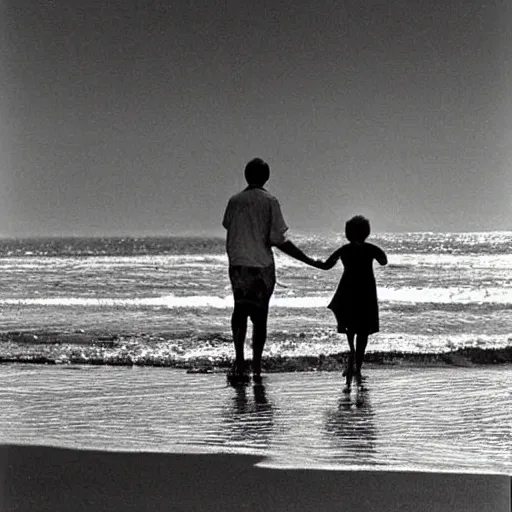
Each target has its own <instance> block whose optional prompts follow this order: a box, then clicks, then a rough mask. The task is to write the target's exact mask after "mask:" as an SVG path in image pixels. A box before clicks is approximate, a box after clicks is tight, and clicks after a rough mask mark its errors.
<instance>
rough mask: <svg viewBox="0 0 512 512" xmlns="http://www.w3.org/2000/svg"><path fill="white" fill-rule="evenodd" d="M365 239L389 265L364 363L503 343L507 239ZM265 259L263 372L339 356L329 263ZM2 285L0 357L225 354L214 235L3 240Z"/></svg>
mask: <svg viewBox="0 0 512 512" xmlns="http://www.w3.org/2000/svg"><path fill="white" fill-rule="evenodd" d="M293 240H294V241H295V242H296V244H297V245H298V246H299V247H301V248H302V249H303V250H304V251H305V252H306V253H307V254H308V255H310V256H312V257H315V258H326V257H327V256H328V255H329V254H330V253H331V252H332V251H334V250H335V249H336V248H338V247H339V246H340V245H342V244H343V243H345V240H344V239H343V238H342V237H341V236H306V235H297V236H295V237H293ZM369 241H371V242H372V243H374V244H377V245H379V246H380V247H382V248H383V249H384V250H385V251H386V253H387V254H388V259H389V264H388V265H387V266H385V267H380V266H379V265H378V264H375V275H376V280H377V286H378V297H379V306H380V332H379V333H378V334H375V335H373V336H371V338H370V343H369V346H368V353H369V357H371V356H370V354H371V353H379V354H393V353H406V354H416V355H417V356H420V355H421V354H444V353H449V352H450V353H453V352H456V351H458V350H459V351H460V350H477V351H478V350H485V351H498V352H499V351H500V350H503V349H509V348H510V347H511V346H512V319H511V316H510V313H511V309H512V272H511V271H512V232H485V233H383V234H375V235H372V236H371V238H370V239H369ZM275 256H276V267H277V286H276V291H275V293H274V296H273V298H272V301H271V313H270V319H269V334H268V343H267V346H266V349H265V354H264V355H265V357H266V360H267V366H268V365H271V364H272V362H274V363H276V361H282V360H283V359H286V360H293V359H297V358H303V359H304V358H318V357H319V356H322V357H323V356H326V357H328V356H331V355H335V354H340V353H343V352H344V351H346V341H345V340H344V339H343V338H342V337H341V336H340V335H339V334H337V333H336V329H335V322H334V317H333V315H332V313H331V312H330V311H329V310H328V309H327V308H326V306H327V304H328V302H329V299H330V297H331V296H332V294H333V292H334V290H335V287H336V285H337V283H338V281H339V278H340V276H341V273H342V266H341V264H338V265H337V266H336V267H334V269H332V270H330V271H322V270H318V269H314V268H312V267H308V266H306V265H304V264H302V263H300V262H298V261H296V260H293V259H291V258H289V257H288V256H286V255H284V254H282V253H280V252H279V251H278V250H276V251H275ZM0 282H1V283H2V286H1V287H0V308H1V309H0V311H1V314H0V322H1V324H0V330H1V331H2V332H3V335H2V338H1V339H2V342H0V357H1V358H3V359H4V360H5V359H6V358H7V359H9V360H22V361H26V360H30V358H37V357H44V358H47V359H48V360H49V361H52V360H55V361H58V362H66V361H73V362H80V363H87V362H94V363H95V364H101V362H102V361H103V362H106V363H108V362H115V363H117V364H123V363H126V364H147V365H152V364H154V365H171V366H172V365H182V364H187V363H190V362H194V361H195V362H203V363H204V362H205V361H206V362H208V361H209V362H211V363H212V364H215V363H216V362H226V361H227V360H229V359H230V358H231V357H232V355H233V354H232V352H233V349H232V343H231V335H230V314H231V310H232V305H233V302H232V297H231V290H230V284H229V280H228V275H227V258H226V255H225V251H224V240H223V239H221V238H204V237H160V238H52V239H23V240H9V239H4V240H1V241H0ZM20 333H24V335H23V336H20ZM27 333H33V336H32V337H31V336H28V335H27ZM62 333H67V335H68V336H67V338H66V337H64V338H62V337H61V339H60V342H59V343H57V342H56V341H58V340H57V339H56V336H57V335H58V334H61V335H62ZM52 336H53V337H52ZM73 336H74V337H73ZM88 336H90V338H88ZM249 337H250V332H249ZM87 340H90V343H88V341H87ZM46 341H48V343H46ZM68 342H69V343H68ZM248 344H250V341H248ZM77 347H79V348H77ZM498 352H496V353H498ZM249 355H250V352H249ZM276 365H277V366H279V365H278V364H277V363H276Z"/></svg>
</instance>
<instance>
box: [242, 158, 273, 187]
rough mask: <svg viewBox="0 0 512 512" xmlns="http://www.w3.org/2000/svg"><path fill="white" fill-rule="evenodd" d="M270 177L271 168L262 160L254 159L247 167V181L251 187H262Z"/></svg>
mask: <svg viewBox="0 0 512 512" xmlns="http://www.w3.org/2000/svg"><path fill="white" fill-rule="evenodd" d="M269 177H270V167H269V166H268V164H267V162H264V161H263V160H262V159H261V158H253V159H252V160H251V161H250V162H248V163H247V165H246V166H245V179H246V180H247V183H248V184H249V185H254V186H257V187H262V186H263V185H265V183H266V182H267V181H268V178H269Z"/></svg>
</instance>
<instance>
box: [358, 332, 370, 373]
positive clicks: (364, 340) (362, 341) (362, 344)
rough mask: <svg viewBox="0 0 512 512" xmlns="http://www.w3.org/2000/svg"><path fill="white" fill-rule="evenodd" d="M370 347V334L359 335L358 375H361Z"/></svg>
mask: <svg viewBox="0 0 512 512" xmlns="http://www.w3.org/2000/svg"><path fill="white" fill-rule="evenodd" d="M367 345H368V334H358V335H357V339H356V373H358V374H360V373H361V367H362V366H363V362H364V354H365V352H366V346H367Z"/></svg>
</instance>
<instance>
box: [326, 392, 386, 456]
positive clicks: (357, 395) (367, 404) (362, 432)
mask: <svg viewBox="0 0 512 512" xmlns="http://www.w3.org/2000/svg"><path fill="white" fill-rule="evenodd" d="M374 419H375V414H374V412H373V410H372V405H371V401H370V393H369V391H368V389H366V388H360V389H358V390H357V391H356V392H353V393H352V395H345V394H344V395H343V396H341V397H340V398H339V399H338V402H337V405H336V408H335V409H331V410H329V411H328V412H327V413H326V420H325V435H326V437H327V440H328V442H329V444H330V445H331V446H332V447H333V451H332V452H331V458H332V462H343V463H345V464H350V463H351V461H352V462H353V463H354V464H377V462H376V460H375V453H376V442H377V432H376V428H375V422H374Z"/></svg>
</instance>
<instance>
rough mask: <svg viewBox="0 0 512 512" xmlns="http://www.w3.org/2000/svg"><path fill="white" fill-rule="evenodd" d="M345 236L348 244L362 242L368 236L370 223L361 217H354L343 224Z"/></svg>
mask: <svg viewBox="0 0 512 512" xmlns="http://www.w3.org/2000/svg"><path fill="white" fill-rule="evenodd" d="M345 235H346V237H347V240H348V241H349V242H364V241H365V240H366V239H367V238H368V236H369V235H370V221H369V220H368V219H367V218H366V217H363V216H362V215H356V216H355V217H352V218H351V219H350V220H348V221H347V223H346V224H345Z"/></svg>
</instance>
